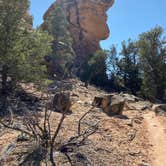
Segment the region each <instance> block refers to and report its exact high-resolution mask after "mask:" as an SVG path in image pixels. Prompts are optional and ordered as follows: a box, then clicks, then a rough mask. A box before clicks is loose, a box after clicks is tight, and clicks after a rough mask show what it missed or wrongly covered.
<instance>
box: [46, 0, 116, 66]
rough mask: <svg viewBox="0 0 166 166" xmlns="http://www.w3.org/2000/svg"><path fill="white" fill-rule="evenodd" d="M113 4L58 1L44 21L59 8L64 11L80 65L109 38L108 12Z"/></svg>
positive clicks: (93, 0) (109, 0) (91, 0)
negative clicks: (101, 42) (102, 41)
mask: <svg viewBox="0 0 166 166" xmlns="http://www.w3.org/2000/svg"><path fill="white" fill-rule="evenodd" d="M113 3H114V0H57V1H56V2H55V3H53V4H52V5H51V6H50V7H49V9H48V10H47V12H46V13H45V15H44V20H46V18H47V16H48V15H49V14H50V13H51V12H53V11H54V9H56V7H57V6H59V5H60V6H61V7H62V8H63V9H64V11H65V14H66V18H67V20H68V23H69V31H70V33H71V36H72V38H73V49H74V51H75V53H76V55H77V60H78V61H77V62H78V63H79V62H80V61H81V60H82V59H83V58H85V56H88V55H89V54H92V53H94V52H96V51H97V50H99V49H100V45H99V42H100V41H101V40H104V39H106V38H107V37H108V36H109V28H108V26H107V23H106V21H107V15H106V12H107V10H108V9H109V8H110V7H111V6H112V5H113ZM43 25H44V24H43Z"/></svg>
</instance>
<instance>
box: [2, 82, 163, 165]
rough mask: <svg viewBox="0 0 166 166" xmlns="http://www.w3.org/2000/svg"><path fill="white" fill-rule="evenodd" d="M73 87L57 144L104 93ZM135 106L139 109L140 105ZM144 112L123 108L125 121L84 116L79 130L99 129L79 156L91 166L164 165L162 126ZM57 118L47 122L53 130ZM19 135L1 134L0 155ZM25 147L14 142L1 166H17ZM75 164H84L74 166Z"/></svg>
mask: <svg viewBox="0 0 166 166" xmlns="http://www.w3.org/2000/svg"><path fill="white" fill-rule="evenodd" d="M72 84H73V85H74V89H73V91H72V93H73V94H74V96H75V102H74V105H73V106H72V114H71V115H68V116H67V117H66V119H65V120H64V123H63V126H62V129H61V132H60V133H59V135H58V139H57V142H60V143H63V142H65V141H67V140H69V138H71V136H75V135H76V134H77V126H78V120H79V118H81V116H82V115H83V114H84V113H86V112H87V111H88V110H89V109H90V108H91V103H92V101H93V99H94V97H95V96H98V95H101V94H103V93H105V92H103V91H101V90H99V89H97V88H95V87H92V86H89V88H88V89H87V88H85V87H84V86H83V84H82V83H81V82H80V81H78V80H77V81H75V80H73V83H72ZM136 105H137V107H138V106H140V104H139V103H137V104H136ZM146 112H147V113H145V112H144V111H138V109H136V110H129V109H126V110H125V111H124V113H123V114H124V117H126V118H120V117H109V116H108V115H106V114H105V113H104V112H103V111H102V110H101V109H94V110H93V111H92V112H91V113H90V114H88V115H87V116H86V119H85V120H84V122H83V124H82V130H84V129H85V128H86V127H87V126H86V124H94V123H96V122H99V129H98V131H97V132H96V133H95V134H94V135H92V136H90V137H89V141H90V144H88V145H86V146H82V147H81V148H80V149H79V153H81V154H84V155H86V157H87V158H88V160H89V161H90V162H91V164H92V165H94V166H145V165H146V166H165V165H166V162H165V161H164V160H165V159H166V156H165V154H166V142H165V133H164V131H165V130H164V127H163V126H162V125H161V124H160V122H159V120H158V119H157V118H156V117H155V115H154V114H153V112H149V111H146ZM16 118H17V117H16ZM19 119H20V117H19ZM59 119H60V114H59V113H56V112H53V113H52V115H51V119H50V120H51V121H50V122H51V126H52V129H55V128H56V126H57V122H58V121H59ZM18 134H19V133H15V132H13V131H11V130H7V129H4V130H3V131H1V132H0V154H1V153H2V152H3V150H4V148H5V147H6V146H7V145H9V144H10V143H12V141H13V142H14V141H15V140H16V137H17V136H18ZM28 144H29V143H28V142H26V143H17V146H16V149H15V150H14V152H13V153H12V154H11V155H10V156H9V157H8V159H6V161H5V162H4V163H3V165H4V166H8V165H11V166H14V165H18V161H19V159H20V155H21V154H22V153H23V152H24V153H26V151H27V147H28V146H27V145H28ZM69 155H70V154H69ZM55 157H56V162H57V166H70V165H71V164H70V163H69V162H68V160H67V159H66V158H65V157H64V155H63V154H60V153H56V156H55ZM77 165H79V166H84V165H85V164H84V163H82V164H80V163H79V164H75V166H77ZM43 166H45V165H44V164H43ZM48 166H49V164H48Z"/></svg>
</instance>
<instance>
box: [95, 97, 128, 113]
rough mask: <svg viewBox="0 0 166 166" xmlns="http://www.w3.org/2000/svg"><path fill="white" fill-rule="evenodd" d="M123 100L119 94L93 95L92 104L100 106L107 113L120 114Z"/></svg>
mask: <svg viewBox="0 0 166 166" xmlns="http://www.w3.org/2000/svg"><path fill="white" fill-rule="evenodd" d="M124 104H125V100H124V98H123V97H121V96H120V95H106V96H103V97H95V98H94V101H93V103H92V105H93V106H96V107H100V108H102V110H103V111H104V112H105V113H107V114H108V115H121V114H122V112H123V108H124Z"/></svg>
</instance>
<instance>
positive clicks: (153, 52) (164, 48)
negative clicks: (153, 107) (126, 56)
mask: <svg viewBox="0 0 166 166" xmlns="http://www.w3.org/2000/svg"><path fill="white" fill-rule="evenodd" d="M162 34H163V29H162V28H161V27H155V28H154V29H152V30H150V31H148V32H145V33H143V34H141V35H140V36H139V41H138V47H139V56H140V64H141V69H142V74H143V84H142V91H143V94H144V96H145V97H147V98H149V99H155V98H157V99H163V97H164V95H165V90H166V40H165V39H164V38H162Z"/></svg>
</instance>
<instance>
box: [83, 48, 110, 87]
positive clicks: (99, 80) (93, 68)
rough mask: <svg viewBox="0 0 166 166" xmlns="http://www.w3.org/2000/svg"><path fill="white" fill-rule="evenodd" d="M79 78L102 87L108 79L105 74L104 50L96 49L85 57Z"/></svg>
mask: <svg viewBox="0 0 166 166" xmlns="http://www.w3.org/2000/svg"><path fill="white" fill-rule="evenodd" d="M81 79H82V80H83V81H88V82H90V83H92V84H94V85H96V86H101V87H104V86H105V85H106V83H107V80H108V79H107V74H106V53H105V52H104V51H102V50H100V51H97V52H96V53H95V54H93V55H90V56H89V58H87V63H86V64H85V65H84V71H83V72H82V73H81Z"/></svg>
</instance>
